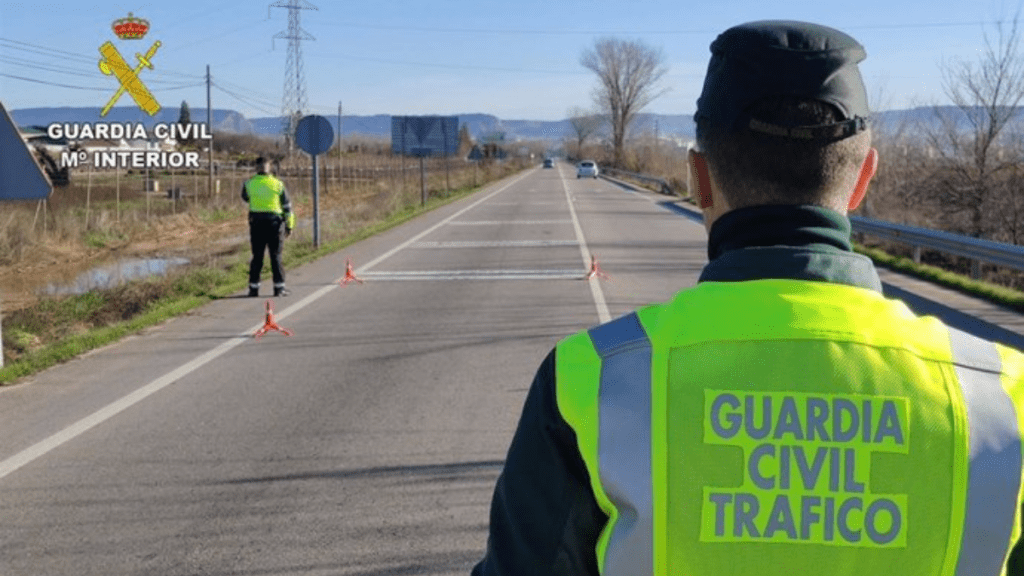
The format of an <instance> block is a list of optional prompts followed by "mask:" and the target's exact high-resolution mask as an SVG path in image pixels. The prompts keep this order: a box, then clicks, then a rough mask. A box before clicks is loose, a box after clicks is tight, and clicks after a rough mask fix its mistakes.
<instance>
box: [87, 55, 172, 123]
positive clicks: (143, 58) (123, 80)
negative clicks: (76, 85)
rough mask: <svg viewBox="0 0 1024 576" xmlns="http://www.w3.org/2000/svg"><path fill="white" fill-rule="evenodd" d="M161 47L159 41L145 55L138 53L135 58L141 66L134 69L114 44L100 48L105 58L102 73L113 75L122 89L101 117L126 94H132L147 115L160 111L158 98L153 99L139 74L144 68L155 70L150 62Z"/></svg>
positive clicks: (102, 60)
mask: <svg viewBox="0 0 1024 576" xmlns="http://www.w3.org/2000/svg"><path fill="white" fill-rule="evenodd" d="M159 47H160V41H159V40H157V41H156V42H154V43H153V45H152V46H150V47H149V50H147V51H146V53H145V54H139V53H138V52H136V53H135V58H137V59H138V61H139V64H138V66H136V67H135V68H134V69H133V68H132V67H131V66H129V65H128V63H127V62H125V60H124V58H123V57H122V56H121V53H120V52H118V51H117V48H115V47H114V45H113V43H111V42H110V41H107V42H104V43H103V45H102V46H100V54H102V55H103V58H101V59H100V72H103V73H104V74H106V75H107V76H110V75H111V74H113V75H114V76H115V77H116V78H117V81H118V82H119V83H120V84H121V87H120V88H118V89H117V92H115V93H114V96H113V97H111V98H110V101H109V102H107V105H106V106H104V107H103V110H102V111H101V112H100V116H106V115H107V112H110V109H111V108H113V107H114V104H115V103H116V102H117V101H118V99H119V98H121V95H122V94H124V93H125V92H128V93H129V94H131V97H132V99H133V100H135V103H136V104H138V105H139V108H142V110H143V111H144V112H145V113H146V114H149V115H150V116H153V115H154V114H156V113H157V112H159V111H160V103H159V102H157V101H156V98H154V97H153V94H152V93H151V92H150V91H149V88H146V85H145V84H143V83H142V80H139V73H140V72H142V69H143V68H144V67H145V68H149V69H150V70H152V69H153V64H151V63H150V60H152V59H153V56H154V55H156V49H157V48H159Z"/></svg>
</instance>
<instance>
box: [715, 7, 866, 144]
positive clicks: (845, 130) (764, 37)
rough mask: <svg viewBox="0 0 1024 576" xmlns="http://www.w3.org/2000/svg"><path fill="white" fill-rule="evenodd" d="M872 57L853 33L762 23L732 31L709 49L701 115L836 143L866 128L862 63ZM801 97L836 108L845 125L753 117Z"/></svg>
mask: <svg viewBox="0 0 1024 576" xmlns="http://www.w3.org/2000/svg"><path fill="white" fill-rule="evenodd" d="M865 57H867V54H866V53H865V51H864V47H863V46H861V45H860V44H859V43H858V42H857V41H856V40H854V39H853V38H852V37H850V36H848V35H847V34H845V33H843V32H840V31H839V30H835V29H833V28H829V27H827V26H822V25H819V24H811V23H809V22H795V21H784V20H764V21H759V22H749V23H747V24H741V25H739V26H734V27H732V28H730V29H728V30H726V31H725V32H723V33H722V34H720V35H719V36H718V38H716V39H715V41H714V42H712V43H711V61H710V62H709V63H708V72H707V76H706V77H705V78H704V89H703V91H702V92H701V95H700V98H699V99H698V100H697V113H696V115H695V116H696V117H697V118H701V119H702V120H704V121H707V122H709V123H712V124H714V125H717V126H724V127H727V128H729V129H739V128H742V127H746V128H750V129H751V130H755V131H758V132H763V133H766V134H772V135H775V136H781V137H787V138H801V139H808V140H819V139H823V140H836V139H841V138H846V137H848V136H852V135H854V134H856V133H858V132H861V131H863V130H864V129H866V127H867V117H868V114H869V111H868V99H867V91H866V90H865V88H864V81H863V79H862V78H861V75H860V70H859V69H858V68H857V63H858V62H860V61H862V60H864V58H865ZM770 96H795V97H798V98H809V99H815V100H820V101H822V102H826V103H828V104H831V105H832V106H834V107H835V108H836V109H837V110H838V111H839V113H840V115H841V117H842V119H843V120H842V121H841V122H837V123H834V124H823V125H817V126H778V125H774V124H769V123H766V122H762V121H759V120H754V119H751V118H749V117H748V116H747V115H746V114H745V112H746V110H747V109H748V108H749V106H750V105H751V104H753V103H755V102H757V101H758V100H761V99H762V98H766V97H770Z"/></svg>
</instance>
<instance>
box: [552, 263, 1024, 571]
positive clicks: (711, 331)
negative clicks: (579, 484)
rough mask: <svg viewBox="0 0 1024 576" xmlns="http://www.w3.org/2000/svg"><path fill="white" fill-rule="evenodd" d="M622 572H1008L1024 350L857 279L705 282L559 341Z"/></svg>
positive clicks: (609, 544) (568, 399) (605, 555)
mask: <svg viewBox="0 0 1024 576" xmlns="http://www.w3.org/2000/svg"><path fill="white" fill-rule="evenodd" d="M556 361H557V367H556V382H557V391H556V397H557V402H558V408H559V411H560V413H561V415H562V417H563V418H564V419H565V420H566V422H568V423H569V425H570V426H572V428H573V429H574V431H575V432H576V435H577V443H578V447H579V450H580V453H581V455H582V457H583V460H584V462H585V463H586V466H587V468H588V471H589V475H590V481H591V488H592V490H593V493H594V496H595V498H596V500H597V502H598V504H599V505H600V507H601V508H602V510H604V512H605V513H606V514H607V515H608V523H607V525H606V526H605V527H604V530H603V531H602V533H601V536H600V539H599V541H598V545H597V549H596V550H595V553H596V554H597V558H598V565H599V566H600V569H601V573H602V574H603V575H605V576H618V575H627V574H628V575H631V576H636V575H647V574H652V575H672V576H675V575H698V576H727V575H732V574H757V575H759V576H771V575H779V576H783V575H790V574H828V575H829V576H866V575H869V574H896V573H898V574H900V575H901V576H940V575H942V576H957V575H965V574H986V575H992V576H998V575H1000V574H1002V575H1003V576H1006V562H1007V557H1008V554H1009V551H1010V550H1011V549H1012V547H1013V544H1014V543H1016V542H1017V541H1018V539H1019V538H1020V536H1021V534H1020V532H1021V530H1020V522H1021V518H1020V510H1021V503H1022V501H1024V495H1022V484H1024V483H1022V474H1024V472H1022V469H1024V466H1022V461H1024V454H1022V449H1021V445H1022V442H1021V431H1022V430H1024V355H1022V354H1021V353H1019V352H1017V351H1015V350H1012V349H1010V348H1007V347H1005V346H1002V345H997V344H992V343H990V342H987V341H984V340H981V339H979V338H976V337H974V336H971V335H968V334H966V333H964V332H961V331H959V330H955V329H951V328H947V327H946V326H944V325H943V324H942V323H940V322H939V321H938V320H937V319H935V318H931V317H917V316H915V315H914V314H913V313H912V312H911V311H910V310H909V309H908V308H907V307H906V306H905V305H904V304H903V303H901V302H899V301H895V300H888V299H886V298H885V297H884V296H883V295H882V294H880V293H878V292H875V291H873V290H868V289H865V288H858V287H853V286H847V285H841V284H832V283H826V282H813V281H802V280H780V279H766V280H754V281H745V282H702V283H700V284H698V285H697V286H696V287H694V288H692V289H689V290H685V291H683V292H680V293H679V294H677V295H676V297H675V298H674V299H673V300H672V301H670V302H668V303H666V304H660V305H654V306H649V307H646V308H642V309H640V310H638V311H637V312H635V313H633V314H629V315H627V316H623V317H621V318H619V319H617V320H614V321H612V322H610V323H607V324H603V325H601V326H598V327H596V328H594V329H591V330H589V331H586V332H581V333H579V334H576V335H574V336H571V337H569V338H567V339H565V340H563V341H562V342H560V343H559V344H558V348H557V353H556Z"/></svg>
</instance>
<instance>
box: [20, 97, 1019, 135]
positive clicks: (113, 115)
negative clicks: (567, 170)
mask: <svg viewBox="0 0 1024 576" xmlns="http://www.w3.org/2000/svg"><path fill="white" fill-rule="evenodd" d="M939 111H940V112H943V113H946V114H951V117H952V118H955V119H956V121H957V123H958V125H959V126H960V127H961V128H966V127H967V126H968V125H969V123H968V121H967V117H966V116H965V115H964V114H963V113H962V112H960V111H959V110H958V109H956V108H955V107H953V106H943V107H939ZM178 112H179V110H178V107H177V106H169V107H165V108H163V109H162V110H161V111H160V112H159V113H158V114H157V115H156V117H150V116H148V115H146V114H145V113H143V112H142V111H141V110H139V109H138V108H135V107H119V108H113V109H112V110H111V111H110V113H109V114H108V115H107V117H106V118H102V120H104V121H107V122H133V123H142V124H144V125H146V126H152V125H153V124H154V123H156V122H177V120H178ZM190 112H191V117H192V120H193V121H195V122H204V121H205V120H206V109H205V108H192V109H191V111H190ZM99 113H100V108H98V107H96V108H25V109H21V110H13V111H11V116H12V117H13V118H14V121H15V122H16V123H17V124H18V125H19V126H22V127H29V126H46V125H47V124H50V123H53V122H97V121H99V120H101V118H100V115H99ZM1017 115H1018V119H1019V120H1024V108H1022V109H1018V113H1017ZM456 116H458V118H459V124H460V126H461V125H466V126H468V128H469V133H470V135H472V136H473V138H474V139H476V140H481V139H483V138H486V137H494V138H497V137H499V136H503V137H504V140H505V141H506V142H514V141H516V140H547V141H563V140H568V139H571V138H573V133H572V127H571V126H570V124H569V121H568V120H554V121H550V120H502V119H501V118H498V117H497V116H493V115H490V114H456ZM325 117H326V118H327V119H328V120H329V121H330V122H331V126H332V127H333V128H334V130H335V134H337V131H338V117H337V116H334V115H325ZM872 122H873V124H874V126H875V127H876V130H878V131H882V132H895V131H896V130H898V129H899V127H900V126H901V125H906V126H917V125H922V124H923V125H930V126H938V120H937V119H936V117H935V113H934V111H933V109H932V108H931V107H919V108H913V109H908V110H887V111H883V112H876V113H875V114H874V115H873V117H872ZM281 126H282V119H281V118H280V117H277V116H274V117H268V118H252V119H247V118H246V117H245V116H243V115H242V114H241V113H239V112H236V111H234V110H223V109H214V110H213V128H214V130H218V131H226V132H235V133H239V134H261V135H276V134H280V133H281ZM341 128H342V130H341V133H342V134H343V135H346V136H353V135H364V136H369V137H373V138H381V139H385V140H389V139H390V138H391V116H390V115H387V114H376V115H373V116H344V117H343V118H342V127H341ZM695 130H696V125H695V124H694V121H693V116H692V115H689V114H638V115H637V117H636V120H635V121H634V123H633V126H632V127H631V134H632V135H633V136H634V137H635V136H638V135H641V134H651V135H653V134H655V132H657V134H658V135H660V136H662V137H675V138H682V139H687V140H690V139H693V138H694V133H695ZM605 132H607V129H606V130H605Z"/></svg>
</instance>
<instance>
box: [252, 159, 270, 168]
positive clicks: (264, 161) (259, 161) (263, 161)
mask: <svg viewBox="0 0 1024 576" xmlns="http://www.w3.org/2000/svg"><path fill="white" fill-rule="evenodd" d="M268 164H270V160H267V159H266V158H264V157H263V156H260V157H259V158H257V159H256V162H254V163H253V165H254V166H256V167H257V168H259V167H260V166H266V165H268Z"/></svg>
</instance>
